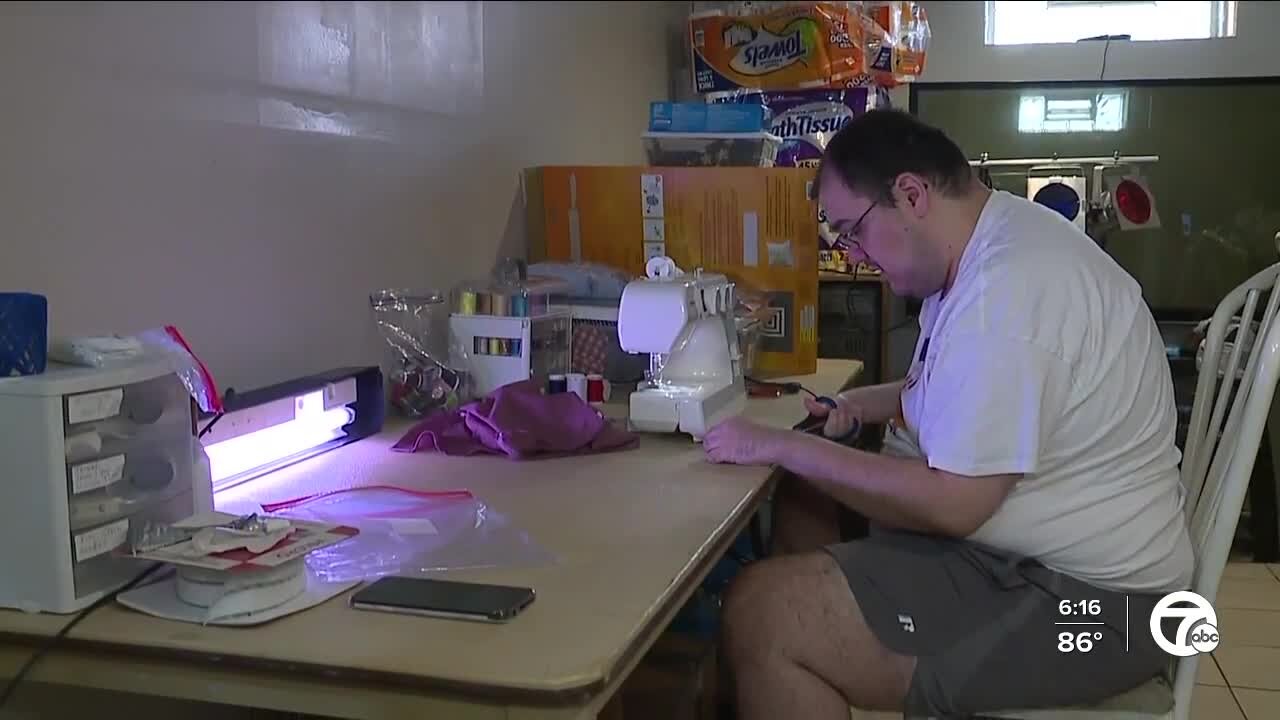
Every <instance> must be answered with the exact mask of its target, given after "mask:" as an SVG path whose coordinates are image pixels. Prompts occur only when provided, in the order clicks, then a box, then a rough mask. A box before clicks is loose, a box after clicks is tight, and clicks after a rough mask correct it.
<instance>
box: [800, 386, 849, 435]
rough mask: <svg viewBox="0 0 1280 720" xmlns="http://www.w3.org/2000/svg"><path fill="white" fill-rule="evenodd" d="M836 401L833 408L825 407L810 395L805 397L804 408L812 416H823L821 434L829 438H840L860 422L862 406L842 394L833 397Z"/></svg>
mask: <svg viewBox="0 0 1280 720" xmlns="http://www.w3.org/2000/svg"><path fill="white" fill-rule="evenodd" d="M833 399H834V400H835V401H836V406H835V409H832V408H830V407H827V406H826V405H823V404H822V403H820V402H818V401H817V400H815V399H813V398H811V397H807V396H806V397H805V399H804V409H805V410H808V411H809V414H810V415H812V416H814V417H825V418H826V419H827V423H826V425H823V426H822V434H823V435H824V436H826V437H829V438H842V437H844V436H846V435H848V434H849V432H850V431H851V430H853V428H854V426H856V425H861V424H862V415H863V412H862V408H861V407H859V406H858V405H854V404H853V403H851V402H849V401H848V400H846V399H844V396H842V395H837V396H835V397H834V398H833Z"/></svg>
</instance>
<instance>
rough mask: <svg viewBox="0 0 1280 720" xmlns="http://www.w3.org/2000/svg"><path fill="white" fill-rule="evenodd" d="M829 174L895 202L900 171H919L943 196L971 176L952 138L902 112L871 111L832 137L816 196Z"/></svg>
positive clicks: (862, 191) (853, 187) (955, 190)
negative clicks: (823, 180) (895, 183)
mask: <svg viewBox="0 0 1280 720" xmlns="http://www.w3.org/2000/svg"><path fill="white" fill-rule="evenodd" d="M827 172H831V173H833V174H834V175H835V176H836V177H837V178H839V179H840V181H841V182H843V183H844V185H845V187H848V188H849V189H850V190H853V191H854V192H857V193H859V194H862V195H866V196H867V197H869V198H871V199H872V200H875V201H877V202H892V200H893V183H894V182H895V181H896V180H897V179H898V176H899V175H901V174H902V173H914V174H916V175H919V176H921V177H923V178H924V179H925V180H926V181H927V182H928V183H929V184H930V185H932V186H934V187H936V188H937V189H938V191H940V192H942V193H944V194H959V193H962V192H964V191H965V190H966V189H967V188H968V184H969V181H970V179H971V178H972V176H973V175H972V170H970V168H969V160H968V159H967V158H966V157H965V156H964V152H963V151H961V150H960V147H959V146H958V145H956V144H955V143H954V142H952V140H951V138H949V137H947V136H946V134H945V133H943V132H942V131H941V130H939V129H937V128H935V127H932V126H930V125H927V124H925V123H923V122H921V121H920V120H919V119H917V118H916V117H915V116H914V115H911V114H910V113H907V112H903V111H901V110H869V111H867V112H866V113H864V114H862V115H859V116H858V117H856V118H854V119H853V120H851V121H849V124H848V125H845V126H844V127H843V128H842V129H841V130H840V131H839V132H837V133H836V135H835V137H833V138H831V142H829V143H827V149H826V152H824V153H823V156H822V164H821V166H820V167H819V169H818V179H817V182H815V183H814V185H813V196H814V198H815V199H816V198H817V196H818V195H817V193H818V187H819V185H820V184H821V182H822V178H823V175H824V174H825V173H827Z"/></svg>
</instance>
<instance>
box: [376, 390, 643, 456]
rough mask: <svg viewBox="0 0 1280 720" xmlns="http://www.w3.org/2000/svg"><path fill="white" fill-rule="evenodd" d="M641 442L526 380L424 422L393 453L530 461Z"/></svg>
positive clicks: (572, 398) (570, 398)
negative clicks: (505, 458)
mask: <svg viewBox="0 0 1280 720" xmlns="http://www.w3.org/2000/svg"><path fill="white" fill-rule="evenodd" d="M637 440H638V436H636V435H635V434H634V433H631V432H627V431H626V430H623V429H621V428H619V427H617V426H615V425H614V424H613V423H611V422H609V420H608V419H607V418H605V417H604V416H603V415H602V414H601V413H600V412H599V411H597V410H596V409H595V408H593V407H591V406H590V405H588V404H587V403H585V402H583V400H582V398H580V397H578V396H577V395H575V394H574V393H556V394H555V395H543V394H542V392H541V390H540V388H539V386H538V385H537V384H535V383H534V382H532V381H526V382H519V383H512V384H510V385H506V386H504V387H500V388H498V389H497V390H495V391H493V392H492V393H490V394H489V396H488V397H485V398H481V399H480V400H476V401H474V402H471V403H468V404H466V405H463V406H462V407H460V408H458V409H457V410H455V411H453V412H450V413H439V414H437V415H433V416H431V417H429V418H427V419H425V420H423V421H421V422H419V423H418V424H417V425H414V426H413V429H411V430H409V432H407V433H405V436H404V437H402V438H400V440H399V442H397V443H396V444H395V445H392V446H391V449H392V450H395V451H397V452H418V451H420V450H424V451H435V452H442V453H444V454H445V455H476V454H481V453H484V454H491V455H506V456H507V457H510V458H511V459H513V460H526V459H529V458H533V457H550V456H556V455H573V454H586V453H598V452H607V451H610V450H624V449H628V448H630V447H633V446H634V445H635V444H636V441H637Z"/></svg>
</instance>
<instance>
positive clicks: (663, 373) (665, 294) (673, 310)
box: [618, 257, 747, 441]
mask: <svg viewBox="0 0 1280 720" xmlns="http://www.w3.org/2000/svg"><path fill="white" fill-rule="evenodd" d="M645 274H646V275H647V277H646V278H645V279H642V280H635V281H632V282H631V283H628V284H627V286H626V288H625V289H624V290H623V291H622V303H621V305H620V306H619V308H618V342H619V344H620V345H621V347H622V349H623V351H625V352H628V353H631V354H633V355H634V354H639V353H648V354H649V373H648V376H647V379H646V381H645V382H644V383H643V384H641V385H640V386H638V387H637V388H636V390H635V392H633V393H631V407H630V413H631V420H630V422H631V427H632V428H634V429H636V430H639V431H641V432H676V431H680V432H686V433H689V434H690V435H692V436H693V438H694V440H699V441H700V440H701V439H702V437H703V436H704V435H705V434H706V433H707V430H709V429H711V428H712V427H714V426H715V425H716V424H717V423H719V422H721V421H722V420H724V419H725V418H728V417H732V416H734V415H738V414H740V413H741V412H742V411H743V409H744V408H745V406H746V402H747V393H746V385H745V383H744V381H743V368H742V355H741V352H740V350H739V348H738V331H737V325H736V323H735V322H734V316H733V310H734V305H735V297H734V285H733V283H731V282H729V279H728V278H726V277H725V276H724V275H720V274H714V273H704V272H702V271H701V270H695V271H694V272H692V273H684V272H681V271H680V269H679V268H677V267H676V265H675V262H674V261H672V260H671V258H668V257H656V258H653V259H651V260H650V261H649V263H648V265H646V267H645Z"/></svg>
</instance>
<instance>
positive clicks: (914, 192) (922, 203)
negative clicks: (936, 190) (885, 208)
mask: <svg viewBox="0 0 1280 720" xmlns="http://www.w3.org/2000/svg"><path fill="white" fill-rule="evenodd" d="M893 196H894V200H896V201H897V204H898V205H899V206H900V207H902V209H903V210H905V211H907V212H909V213H911V214H912V215H914V216H915V217H918V218H920V217H924V216H925V215H926V214H927V213H928V212H929V184H928V183H927V182H925V180H924V178H922V177H920V176H919V175H916V174H915V173H902V174H901V175H899V176H898V178H897V179H896V180H894V182H893Z"/></svg>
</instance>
